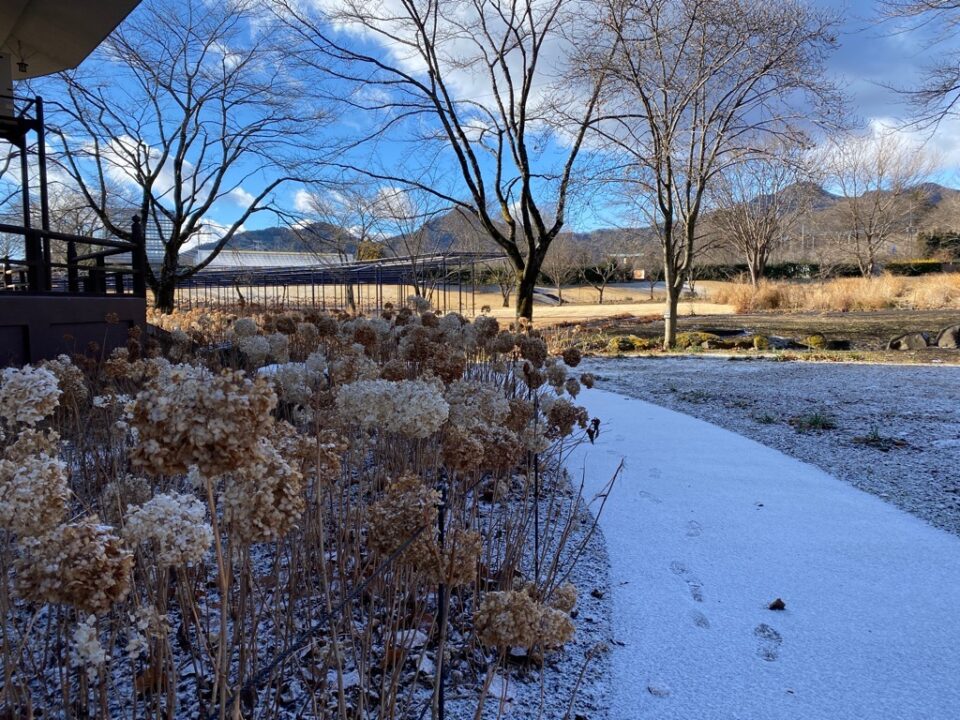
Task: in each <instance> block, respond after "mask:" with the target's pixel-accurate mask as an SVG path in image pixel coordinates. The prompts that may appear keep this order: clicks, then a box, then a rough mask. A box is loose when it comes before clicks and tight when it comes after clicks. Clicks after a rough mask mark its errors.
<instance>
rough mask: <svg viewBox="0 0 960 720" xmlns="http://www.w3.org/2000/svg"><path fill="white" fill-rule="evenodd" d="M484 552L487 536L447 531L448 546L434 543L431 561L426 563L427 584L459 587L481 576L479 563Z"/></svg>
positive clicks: (473, 532)
mask: <svg viewBox="0 0 960 720" xmlns="http://www.w3.org/2000/svg"><path fill="white" fill-rule="evenodd" d="M482 551H483V537H482V536H481V535H480V533H478V532H477V531H475V530H465V529H463V528H452V529H450V530H448V531H447V534H446V538H445V541H444V547H443V548H442V549H441V548H440V547H439V545H437V544H436V543H435V542H434V543H431V547H430V552H429V553H428V554H427V562H425V563H424V564H423V569H424V570H425V571H426V575H427V582H429V583H431V584H437V583H441V582H442V583H445V584H446V585H448V586H449V587H459V586H461V585H468V584H470V583H472V582H473V581H474V580H475V579H476V577H477V563H478V562H479V560H480V553H481V552H482Z"/></svg>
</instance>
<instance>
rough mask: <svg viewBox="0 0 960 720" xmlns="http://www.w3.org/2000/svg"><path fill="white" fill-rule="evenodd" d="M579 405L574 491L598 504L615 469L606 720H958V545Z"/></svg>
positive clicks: (725, 438) (819, 488)
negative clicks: (579, 485)
mask: <svg viewBox="0 0 960 720" xmlns="http://www.w3.org/2000/svg"><path fill="white" fill-rule="evenodd" d="M834 382H837V381H834ZM931 382H932V380H931ZM838 387H839V384H838ZM767 391H768V392H769V394H770V396H771V397H773V396H775V395H776V394H777V393H778V392H779V389H778V388H777V387H769V388H767ZM753 392H756V390H753ZM877 392H880V391H879V390H877ZM580 399H581V401H582V402H583V404H585V405H586V407H587V408H588V410H589V411H590V413H591V415H593V416H596V417H599V418H601V419H602V420H603V425H602V426H601V433H600V436H599V438H598V440H597V442H596V444H595V445H592V446H591V445H584V446H581V447H580V448H579V449H578V450H577V451H576V452H575V453H574V454H573V455H572V456H571V457H570V459H569V461H568V468H570V471H571V473H572V474H574V475H575V476H576V475H578V474H579V473H580V472H581V471H582V472H583V473H584V474H585V477H586V481H587V490H588V491H589V492H593V493H598V492H602V490H603V487H604V484H605V483H606V482H607V479H608V478H609V476H610V474H611V473H612V472H613V471H614V469H615V468H616V466H617V464H618V463H619V462H620V460H621V458H623V459H624V461H625V471H624V474H623V475H622V477H621V478H620V481H619V482H618V484H617V485H616V486H615V487H614V488H613V490H612V492H611V493H610V495H609V500H608V502H607V504H606V507H605V509H604V511H603V513H602V514H601V515H600V526H601V528H602V529H603V531H604V535H605V538H606V541H607V546H608V548H609V554H610V585H611V593H610V600H611V607H612V612H613V635H614V637H613V642H612V645H611V661H612V668H611V671H610V677H609V680H608V684H609V702H610V706H611V712H610V714H609V718H610V720H646V719H648V718H650V719H657V720H673V719H676V720H680V719H681V718H682V719H683V720H688V719H689V718H697V719H698V720H788V719H789V720H862V719H864V718H870V719H874V718H876V719H880V718H884V719H886V718H890V719H891V720H892V719H896V720H953V719H955V718H956V717H958V715H957V708H958V707H960V648H958V643H957V638H958V637H960V616H958V614H957V613H956V608H957V607H958V606H960V538H957V537H956V536H954V535H951V534H949V533H947V532H944V531H942V530H939V529H937V528H934V527H931V526H930V525H929V524H927V523H924V522H923V521H921V520H919V519H918V518H916V517H913V516H911V515H909V514H907V513H904V512H902V511H901V510H899V509H898V508H896V507H894V506H893V505H892V504H890V503H886V502H883V501H881V500H880V499H879V498H877V497H874V496H872V495H869V494H867V493H864V492H861V491H860V490H857V489H855V488H854V487H852V486H851V485H850V484H849V483H845V482H842V481H840V480H837V479H836V478H833V477H831V476H829V475H827V474H826V473H824V472H822V471H820V470H819V469H817V468H816V467H813V466H812V465H809V464H806V463H802V462H799V461H797V460H795V459H792V458H789V457H787V456H786V455H784V454H782V453H780V452H777V451H776V450H773V449H771V448H768V447H764V446H762V445H760V444H758V443H756V442H753V441H751V440H749V439H747V438H744V437H742V436H740V435H737V434H734V433H731V432H729V431H727V430H724V429H722V428H719V427H717V426H715V425H711V424H708V423H705V422H702V421H700V420H697V419H695V418H691V417H689V416H686V415H682V414H679V413H676V412H672V411H670V410H667V409H664V408H661V407H657V406H656V405H652V404H650V403H645V402H642V401H639V400H635V399H632V398H627V397H624V396H622V395H618V394H614V393H609V392H604V391H602V390H593V391H585V392H584V393H583V395H581V396H580ZM891 429H892V428H890V427H889V426H884V430H886V431H888V432H889V431H890V430H891ZM891 452H893V451H891ZM777 598H781V599H782V600H783V602H784V603H785V609H783V610H779V611H778V610H772V609H769V608H768V605H769V604H770V603H771V602H772V601H774V600H775V599H777ZM551 717H552V716H551ZM557 717H559V716H557ZM590 717H591V718H593V717H594V716H592V715H591V716H590Z"/></svg>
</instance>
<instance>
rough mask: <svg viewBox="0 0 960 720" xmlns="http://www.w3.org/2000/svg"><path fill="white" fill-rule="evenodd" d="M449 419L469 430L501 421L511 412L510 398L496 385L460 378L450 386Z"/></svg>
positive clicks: (501, 422)
mask: <svg viewBox="0 0 960 720" xmlns="http://www.w3.org/2000/svg"><path fill="white" fill-rule="evenodd" d="M446 397H447V402H448V403H449V404H450V422H451V423H452V424H453V425H456V426H457V427H460V428H463V429H465V430H469V429H472V428H477V427H479V426H484V425H502V424H503V422H504V421H505V420H506V419H507V415H509V414H510V402H509V401H508V400H507V398H506V397H505V396H504V394H503V391H502V390H500V388H498V387H496V386H495V385H490V384H488V383H483V382H480V381H479V380H457V381H456V382H452V383H450V387H449V388H447V395H446Z"/></svg>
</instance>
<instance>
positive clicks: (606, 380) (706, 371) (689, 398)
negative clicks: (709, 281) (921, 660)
mask: <svg viewBox="0 0 960 720" xmlns="http://www.w3.org/2000/svg"><path fill="white" fill-rule="evenodd" d="M582 368H583V369H585V370H587V371H589V372H593V373H596V374H597V376H598V378H600V380H599V383H598V387H601V388H604V389H608V390H615V391H617V392H621V393H623V394H625V395H630V396H632V397H637V398H640V399H642V400H649V401H651V402H654V403H656V404H658V405H663V406H665V407H668V408H671V409H674V410H680V411H681V412H683V413H686V414H689V415H693V416H695V417H699V418H701V419H703V420H708V421H709V422H712V423H716V424H717V425H720V426H722V427H725V428H727V429H728V430H733V431H734V432H737V433H740V434H741V435H746V436H747V437H750V438H753V439H754V440H758V441H760V442H761V443H763V444H764V445H768V446H771V447H774V448H777V449H778V450H781V451H783V452H785V453H787V454H788V455H792V456H793V457H796V458H798V459H800V460H804V461H806V462H810V463H813V464H815V465H817V466H818V467H820V468H821V469H823V470H824V471H826V472H827V473H829V474H831V475H834V476H835V477H839V478H841V479H842V480H846V481H848V482H850V483H852V484H853V485H855V486H856V487H859V488H861V489H863V490H866V491H868V492H871V493H874V494H876V495H878V496H880V497H881V498H883V499H885V500H888V501H890V502H892V503H894V504H896V505H897V506H898V507H900V508H902V509H904V510H907V511H908V512H911V513H913V514H915V515H917V516H918V517H921V518H923V519H925V520H927V521H929V522H931V523H933V524H934V525H936V526H937V527H940V528H943V529H945V530H949V531H950V532H953V533H956V534H958V535H960V473H958V471H957V468H960V368H958V367H955V366H954V367H929V366H927V367H924V366H920V365H868V364H854V363H809V362H772V361H763V360H754V361H749V362H729V361H727V360H724V359H722V358H716V357H672V358H650V359H644V358H636V357H627V358H611V359H599V358H598V359H590V360H589V361H586V362H584V364H583V366H582ZM578 369H580V368H578ZM816 414H821V415H826V416H829V417H830V418H831V419H832V420H833V421H834V422H835V424H836V427H835V428H832V429H829V430H823V431H812V432H798V431H797V430H796V429H795V428H794V427H793V426H791V425H790V424H789V423H790V420H791V419H793V420H796V419H797V418H800V419H803V418H809V417H811V416H813V415H816ZM958 717H960V713H958Z"/></svg>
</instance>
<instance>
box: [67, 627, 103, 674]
mask: <svg viewBox="0 0 960 720" xmlns="http://www.w3.org/2000/svg"><path fill="white" fill-rule="evenodd" d="M109 659H110V655H108V654H107V651H106V650H105V649H104V647H103V645H101V644H100V638H99V637H98V636H97V618H96V616H94V615H87V617H86V618H84V619H83V620H81V621H80V622H78V623H77V627H76V629H75V630H74V631H73V636H72V637H71V638H70V665H71V666H73V667H79V668H84V670H85V671H86V673H87V679H88V680H89V681H90V682H95V681H96V679H97V674H98V673H99V672H100V668H101V667H103V665H104V664H105V663H106V662H107V660H109Z"/></svg>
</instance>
